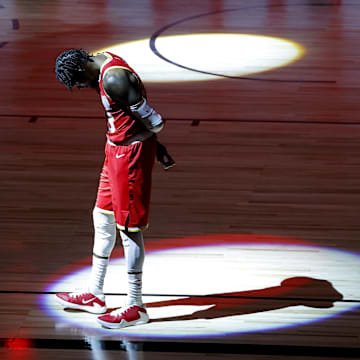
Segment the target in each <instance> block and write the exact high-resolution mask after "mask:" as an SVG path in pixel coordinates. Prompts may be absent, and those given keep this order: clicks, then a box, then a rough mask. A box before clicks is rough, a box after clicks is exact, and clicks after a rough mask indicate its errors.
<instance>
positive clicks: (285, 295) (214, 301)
mask: <svg viewBox="0 0 360 360" xmlns="http://www.w3.org/2000/svg"><path fill="white" fill-rule="evenodd" d="M342 299H343V295H342V294H341V293H339V292H338V291H337V290H335V288H334V287H333V286H332V284H331V283H330V282H329V281H327V280H319V279H313V278H309V277H293V278H289V279H286V280H284V281H282V282H281V284H280V286H274V287H270V288H266V289H261V290H251V291H240V292H231V293H224V294H211V295H205V296H192V297H188V298H184V299H178V300H168V301H158V302H152V303H147V304H146V307H147V308H148V309H149V308H155V307H163V306H176V305H192V306H194V305H195V306H196V305H197V306H204V305H207V306H211V305H212V306H211V307H210V308H208V309H205V310H200V311H196V312H194V313H193V314H190V315H179V316H172V317H165V318H158V319H153V320H151V322H159V321H178V320H194V319H216V318H222V317H226V316H235V315H245V314H253V313H258V312H263V311H269V310H277V309H282V308H286V307H289V306H297V305H305V306H309V307H312V308H330V307H332V306H333V305H334V302H336V301H339V300H342Z"/></svg>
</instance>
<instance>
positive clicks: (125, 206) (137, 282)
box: [98, 139, 156, 328]
mask: <svg viewBox="0 0 360 360" xmlns="http://www.w3.org/2000/svg"><path fill="white" fill-rule="evenodd" d="M155 147H156V143H155V139H148V140H146V141H145V142H144V143H141V144H137V145H135V146H134V147H128V149H121V148H119V149H117V150H116V151H118V152H119V154H120V152H122V153H125V154H126V155H125V156H120V155H122V153H121V154H120V155H119V154H117V155H118V156H117V159H121V161H117V163H116V164H117V166H118V167H120V166H122V164H126V168H123V169H122V170H121V172H120V171H118V173H119V174H120V173H121V174H127V177H126V179H125V180H124V176H122V178H121V179H120V176H119V181H118V182H117V183H118V184H122V186H121V187H120V186H119V190H118V191H117V192H116V194H117V195H119V194H121V196H119V201H115V199H114V211H115V217H116V222H117V226H118V228H119V229H120V236H121V239H122V242H123V246H124V252H125V257H126V262H127V272H128V274H127V276H128V290H129V293H128V296H127V301H126V305H125V308H121V309H118V310H115V311H113V312H111V313H110V314H107V315H103V316H100V317H99V318H98V322H99V323H100V324H101V325H103V326H104V327H108V328H123V327H126V326H131V325H138V324H144V323H146V322H148V321H149V316H148V314H147V311H146V308H145V306H144V305H143V302H142V270H143V263H144V241H143V235H142V231H141V230H142V229H144V228H147V226H148V220H149V208H150V193H151V171H152V167H153V163H154V158H155ZM114 157H115V158H116V156H114ZM135 164H136V166H135ZM125 181H126V182H125Z"/></svg>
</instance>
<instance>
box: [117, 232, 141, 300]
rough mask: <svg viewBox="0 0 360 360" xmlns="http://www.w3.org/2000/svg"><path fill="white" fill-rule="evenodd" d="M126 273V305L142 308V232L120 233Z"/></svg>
mask: <svg viewBox="0 0 360 360" xmlns="http://www.w3.org/2000/svg"><path fill="white" fill-rule="evenodd" d="M120 236H121V239H122V243H123V247H124V253H125V259H126V264H127V272H128V295H127V299H126V305H128V306H129V305H138V306H143V302H142V269H143V264H144V257H145V249H144V240H143V236H142V232H141V231H139V232H125V231H120Z"/></svg>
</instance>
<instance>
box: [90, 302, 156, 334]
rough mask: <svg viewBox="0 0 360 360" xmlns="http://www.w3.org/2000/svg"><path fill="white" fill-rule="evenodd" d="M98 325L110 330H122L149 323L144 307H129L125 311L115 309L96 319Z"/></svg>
mask: <svg viewBox="0 0 360 360" xmlns="http://www.w3.org/2000/svg"><path fill="white" fill-rule="evenodd" d="M97 321H98V323H99V324H101V325H102V326H104V327H106V328H110V329H122V328H124V327H127V326H133V325H140V324H146V323H147V322H149V315H148V314H147V312H146V309H145V307H140V306H137V305H131V306H129V307H127V308H125V309H117V310H114V311H112V312H111V313H110V314H106V315H102V316H99V317H98V318H97Z"/></svg>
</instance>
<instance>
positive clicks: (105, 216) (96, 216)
mask: <svg viewBox="0 0 360 360" xmlns="http://www.w3.org/2000/svg"><path fill="white" fill-rule="evenodd" d="M93 221H94V226H95V227H97V226H103V225H113V226H115V216H114V214H112V213H105V212H104V211H102V210H101V209H99V208H98V207H96V206H95V207H94V209H93Z"/></svg>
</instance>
